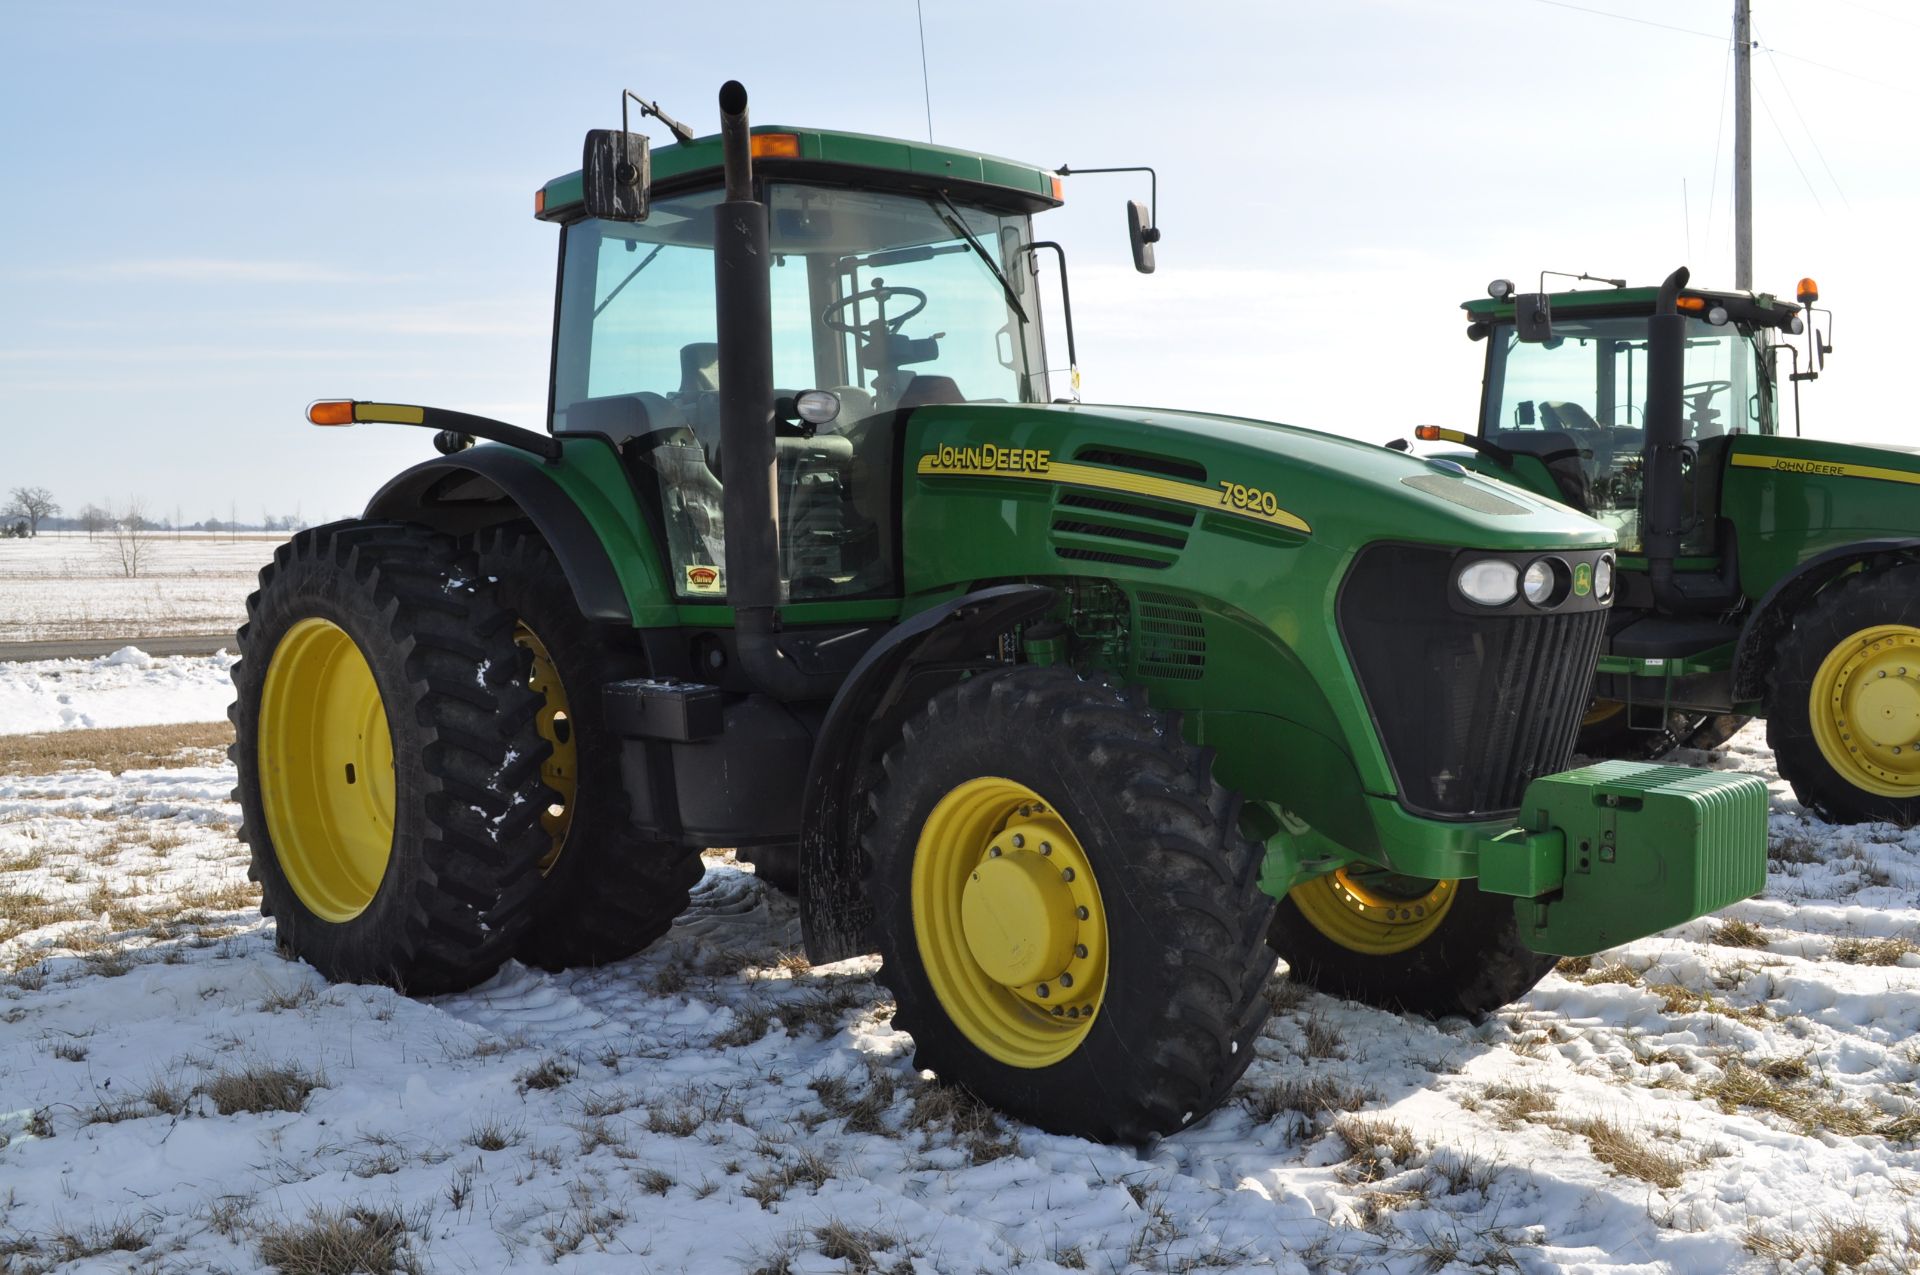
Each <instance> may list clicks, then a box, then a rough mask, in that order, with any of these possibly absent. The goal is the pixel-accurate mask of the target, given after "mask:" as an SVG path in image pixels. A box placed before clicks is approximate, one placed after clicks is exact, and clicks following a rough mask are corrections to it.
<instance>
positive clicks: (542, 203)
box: [533, 186, 547, 217]
mask: <svg viewBox="0 0 1920 1275" xmlns="http://www.w3.org/2000/svg"><path fill="white" fill-rule="evenodd" d="M546 210H547V188H546V187H545V186H542V187H541V188H540V189H539V190H536V191H534V192H533V215H534V216H536V217H538V216H539V215H540V214H541V213H543V212H545V211H546Z"/></svg>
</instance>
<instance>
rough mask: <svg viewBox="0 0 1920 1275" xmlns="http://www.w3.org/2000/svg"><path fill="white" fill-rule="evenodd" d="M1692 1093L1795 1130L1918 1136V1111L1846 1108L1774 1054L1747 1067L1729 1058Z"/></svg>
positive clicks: (1801, 1065)
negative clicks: (1761, 1114) (1761, 1113)
mask: <svg viewBox="0 0 1920 1275" xmlns="http://www.w3.org/2000/svg"><path fill="white" fill-rule="evenodd" d="M1694 1096H1695V1097H1697V1098H1704V1099H1706V1100H1708V1101H1710V1102H1715V1103H1718V1104H1719V1106H1720V1109H1721V1110H1722V1111H1734V1110H1737V1109H1739V1108H1742V1107H1745V1108H1749V1109H1753V1110H1759V1111H1767V1112H1771V1113H1773V1114H1774V1115H1777V1116H1780V1117H1782V1118H1784V1119H1786V1120H1787V1121H1789V1122H1791V1123H1792V1124H1793V1125H1794V1126H1795V1127H1796V1128H1797V1129H1799V1131H1800V1132H1801V1133H1804V1134H1808V1135H1812V1134H1816V1133H1830V1134H1834V1135H1835V1136H1837V1137H1842V1138H1855V1137H1859V1136H1861V1135H1862V1134H1877V1135H1878V1136H1880V1137H1883V1138H1886V1139H1889V1140H1890V1141H1895V1142H1904V1141H1908V1140H1911V1139H1912V1138H1913V1137H1914V1136H1915V1135H1916V1134H1920V1114H1916V1113H1914V1112H1911V1111H1909V1112H1904V1113H1902V1114H1899V1115H1895V1116H1882V1115H1881V1114H1880V1113H1878V1112H1874V1111H1869V1110H1863V1109H1861V1108H1859V1107H1854V1106H1849V1105H1848V1104H1847V1103H1845V1102H1842V1101H1841V1100H1840V1099H1839V1098H1838V1097H1836V1096H1835V1095H1834V1094H1833V1092H1832V1091H1831V1090H1829V1089H1827V1088H1825V1087H1824V1086H1823V1085H1821V1084H1819V1083H1818V1082H1817V1081H1816V1080H1814V1079H1813V1077H1812V1073H1811V1071H1810V1070H1809V1068H1808V1067H1807V1064H1806V1061H1805V1060H1804V1059H1800V1058H1779V1059H1771V1060H1769V1061H1766V1062H1762V1063H1760V1064H1759V1065H1757V1066H1749V1065H1747V1064H1746V1063H1744V1062H1740V1061H1738V1060H1732V1061H1729V1062H1728V1063H1727V1065H1726V1067H1725V1069H1724V1070H1723V1071H1722V1072H1721V1073H1720V1075H1719V1076H1718V1077H1717V1078H1715V1079H1713V1080H1710V1081H1708V1082H1707V1083H1705V1084H1703V1085H1701V1086H1700V1087H1699V1088H1697V1089H1696V1090H1694Z"/></svg>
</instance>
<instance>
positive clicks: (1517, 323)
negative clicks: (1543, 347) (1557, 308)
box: [1513, 292, 1553, 343]
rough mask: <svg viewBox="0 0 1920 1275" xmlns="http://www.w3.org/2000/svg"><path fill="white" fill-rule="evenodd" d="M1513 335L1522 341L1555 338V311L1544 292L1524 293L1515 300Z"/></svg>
mask: <svg viewBox="0 0 1920 1275" xmlns="http://www.w3.org/2000/svg"><path fill="white" fill-rule="evenodd" d="M1513 334H1514V336H1516V337H1518V338H1519V339H1520V340H1522V341H1527V342H1530V343H1531V342H1539V341H1547V340H1551V339H1552V338H1553V311H1552V309H1551V307H1550V306H1549V305H1548V304H1547V294H1546V293H1544V292H1522V293H1521V294H1520V295H1519V296H1517V297H1515V298H1514V299H1513Z"/></svg>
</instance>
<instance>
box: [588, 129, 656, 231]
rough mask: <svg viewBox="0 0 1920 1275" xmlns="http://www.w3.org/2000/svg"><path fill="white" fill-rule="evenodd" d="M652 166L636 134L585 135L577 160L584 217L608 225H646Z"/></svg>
mask: <svg viewBox="0 0 1920 1275" xmlns="http://www.w3.org/2000/svg"><path fill="white" fill-rule="evenodd" d="M652 177H653V162H652V158H651V152H650V151H649V149H648V145H647V139H646V138H645V137H644V136H643V135H641V134H639V133H623V132H621V131H620V130H618V129H612V128H596V129H591V130H589V131H588V133H587V144H586V148H585V152H584V153H583V154H582V155H581V157H580V184H581V187H582V190H581V194H582V196H583V202H584V203H585V204H586V208H587V216H589V217H600V218H604V219H605V220H607V221H645V220H646V219H647V188H648V187H649V186H651V185H652V184H653V183H652Z"/></svg>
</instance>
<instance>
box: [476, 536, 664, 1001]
mask: <svg viewBox="0 0 1920 1275" xmlns="http://www.w3.org/2000/svg"><path fill="white" fill-rule="evenodd" d="M476 552H477V556H478V561H479V568H480V572H481V574H482V575H483V576H485V577H487V578H489V579H491V580H492V581H493V588H494V591H495V593H496V594H497V595H498V597H499V599H500V602H501V604H502V605H504V606H505V607H506V609H507V610H508V611H509V612H511V613H512V616H513V626H512V627H513V640H514V642H515V643H516V644H518V645H519V646H520V647H521V648H523V649H524V650H525V651H526V652H527V653H528V654H529V655H530V656H531V658H532V668H531V672H530V685H531V687H532V689H533V690H534V691H535V692H536V693H537V694H538V695H539V696H540V709H539V714H538V718H537V726H538V730H539V733H540V736H541V738H542V739H544V740H545V741H546V742H547V745H548V748H549V752H548V754H547V759H546V761H545V762H544V763H543V765H542V773H543V777H544V778H545V780H546V783H547V786H548V787H549V788H551V789H552V790H553V792H554V794H555V795H556V797H557V800H555V801H553V802H552V803H551V804H548V805H546V806H543V808H542V811H541V815H540V821H541V825H542V827H543V828H544V829H545V831H546V834H547V838H548V841H547V845H546V846H545V847H544V848H543V850H542V853H541V856H540V873H541V883H540V886H539V889H538V892H537V895H536V897H535V900H534V905H533V911H534V920H533V924H532V926H531V927H530V928H529V929H528V930H527V932H526V934H525V935H524V936H523V937H522V938H521V940H520V944H519V947H518V950H517V952H516V955H518V956H519V958H520V959H521V960H523V961H525V962H527V963H528V964H529V965H537V966H540V967H541V968H543V969H550V970H558V969H564V968H567V967H569V966H581V965H604V964H606V963H608V962H610V961H617V960H621V959H623V958H625V957H628V956H631V955H633V954H634V953H635V952H638V951H640V950H641V949H642V948H644V947H646V946H647V945H648V944H650V943H652V942H653V941H654V940H655V939H657V938H659V937H660V936H661V935H662V934H665V933H666V932H667V930H668V928H669V927H671V926H672V924H673V918H674V917H676V916H678V915H680V913H681V912H682V911H684V910H685V909H686V906H687V892H688V891H689V890H690V889H691V888H692V887H693V885H694V883H695V882H697V881H699V880H700V875H701V872H702V868H701V865H700V851H699V850H698V849H697V848H687V847H682V846H678V845H674V844H672V843H671V842H664V841H651V840H648V839H647V838H645V837H643V836H641V835H640V833H639V832H637V831H636V830H635V829H634V826H633V820H632V807H631V803H630V802H629V799H628V797H627V788H626V780H625V778H624V777H623V776H622V774H621V767H620V754H621V741H620V739H619V737H618V736H616V735H615V734H614V733H613V731H612V730H611V729H609V727H608V726H607V723H606V718H605V715H604V713H603V711H602V708H601V700H600V689H601V687H603V686H605V685H606V684H607V683H608V682H614V681H620V680H622V679H625V678H631V677H644V676H645V675H646V672H647V669H646V664H645V661H644V660H643V659H642V658H641V656H640V653H639V652H638V651H637V650H636V649H634V646H633V639H632V634H631V633H630V632H627V631H623V630H619V629H616V628H615V627H613V626H611V625H607V624H599V623H595V622H594V621H592V620H589V619H587V618H586V617H585V616H583V615H581V614H580V609H579V606H578V604H577V603H576V602H575V601H574V597H573V590H572V588H571V587H570V586H569V585H568V584H567V578H566V575H565V573H564V572H563V571H562V570H561V567H560V563H559V562H558V561H557V560H556V559H555V558H554V556H553V551H552V550H551V549H549V548H548V547H547V544H546V542H545V541H544V540H542V539H541V538H540V537H539V536H538V535H537V534H536V533H534V532H533V531H532V530H530V529H528V528H525V527H521V526H508V527H501V528H494V529H491V530H488V531H485V532H482V533H481V534H480V536H479V539H478V542H477V545H476Z"/></svg>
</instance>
